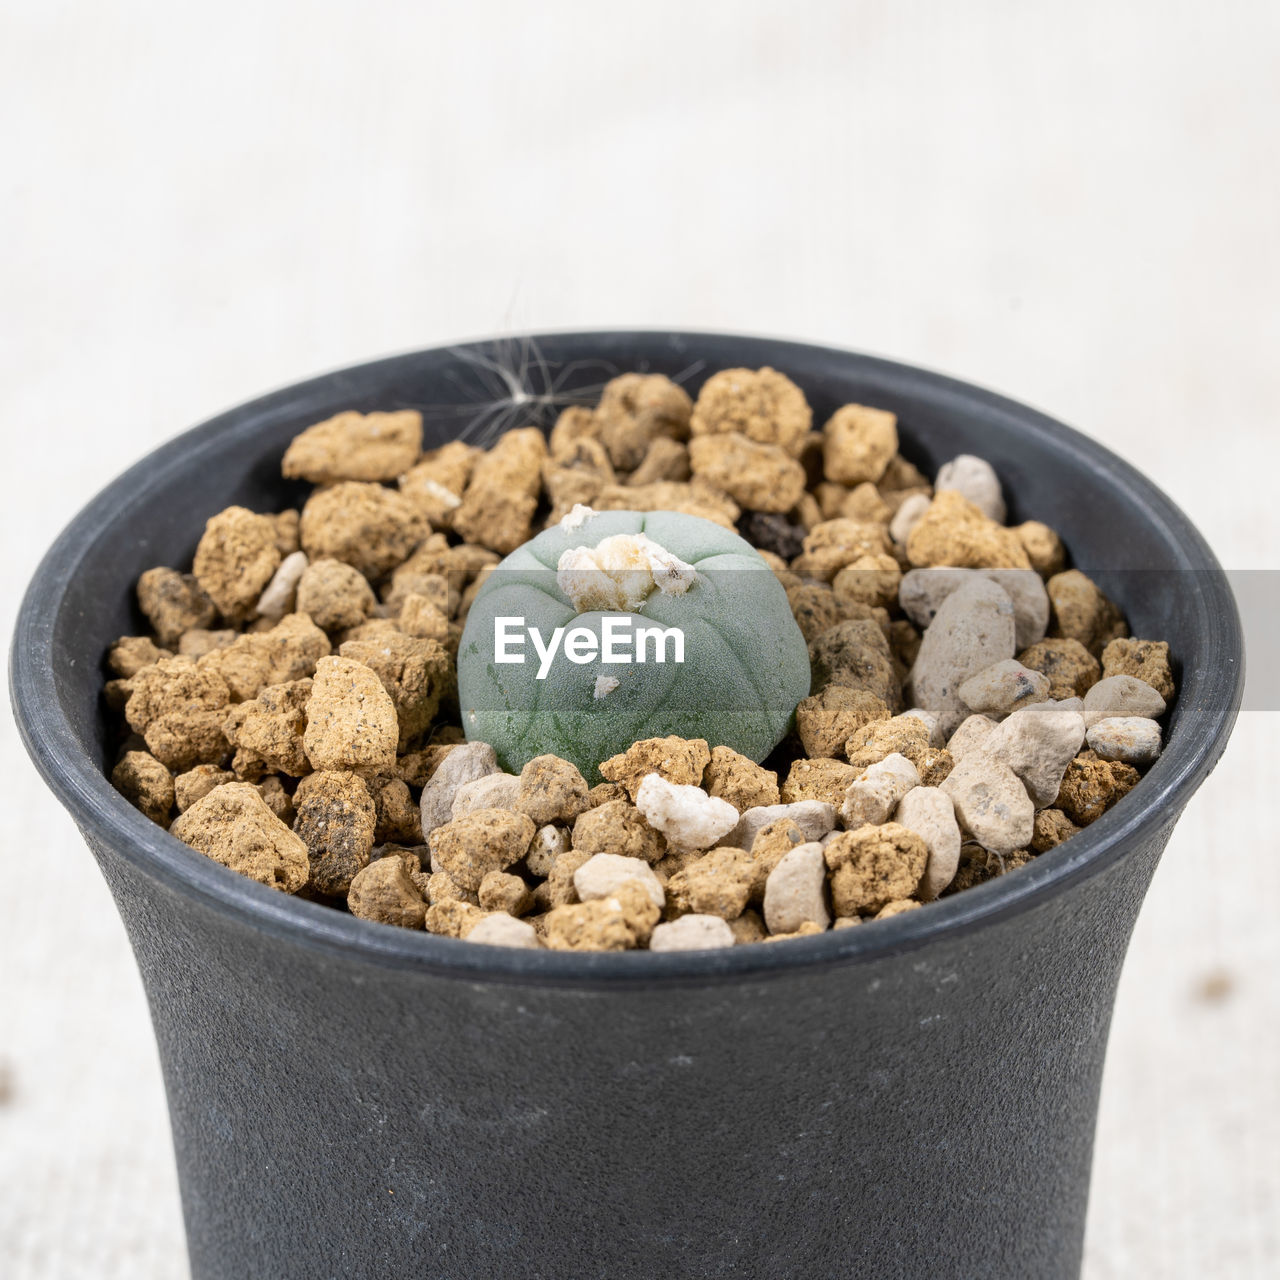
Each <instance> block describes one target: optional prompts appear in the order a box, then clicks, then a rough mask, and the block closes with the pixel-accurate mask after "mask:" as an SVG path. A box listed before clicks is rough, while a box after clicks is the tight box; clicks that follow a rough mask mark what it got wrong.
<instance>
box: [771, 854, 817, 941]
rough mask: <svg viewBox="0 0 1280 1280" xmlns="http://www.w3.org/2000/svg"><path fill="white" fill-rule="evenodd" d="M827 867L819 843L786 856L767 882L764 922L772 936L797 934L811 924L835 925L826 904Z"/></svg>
mask: <svg viewBox="0 0 1280 1280" xmlns="http://www.w3.org/2000/svg"><path fill="white" fill-rule="evenodd" d="M826 882H827V864H826V863H825V862H824V861H823V858H822V846H821V845H820V844H818V843H817V842H816V841H815V842H813V843H810V844H798V845H796V847H795V848H794V849H792V850H791V851H790V852H788V853H784V854H783V855H782V859H781V861H779V863H778V865H777V866H776V867H774V869H773V870H772V871H770V872H769V876H768V878H767V879H766V880H765V882H764V922H765V924H766V925H768V927H769V932H770V933H795V931H796V930H797V929H799V928H800V926H801V925H802V924H804V923H806V922H807V921H812V922H813V923H814V924H818V925H821V926H822V927H823V928H824V929H825V928H826V927H827V925H829V924H830V923H831V915H830V913H829V912H828V911H827V902H826V893H825V889H826Z"/></svg>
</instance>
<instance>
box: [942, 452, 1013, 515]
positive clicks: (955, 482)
mask: <svg viewBox="0 0 1280 1280" xmlns="http://www.w3.org/2000/svg"><path fill="white" fill-rule="evenodd" d="M933 488H934V492H935V493H941V492H942V491H943V490H944V489H954V490H955V491H956V492H957V493H960V494H962V495H963V496H964V497H966V498H968V499H969V501H970V502H972V503H973V505H974V506H975V507H977V508H979V510H981V512H982V514H983V515H985V516H988V517H990V518H991V519H992V520H994V521H995V522H996V523H997V524H1004V518H1005V515H1006V511H1005V505H1004V495H1003V493H1001V491H1000V477H999V476H997V475H996V469H995V468H994V467H993V466H992V465H991V463H989V462H988V461H987V460H986V459H985V458H979V457H977V456H975V455H974V454H972V453H961V454H957V455H956V457H954V458H952V459H951V461H950V462H944V463H943V464H942V466H941V467H939V468H938V478H937V479H936V480H935V481H934V482H933Z"/></svg>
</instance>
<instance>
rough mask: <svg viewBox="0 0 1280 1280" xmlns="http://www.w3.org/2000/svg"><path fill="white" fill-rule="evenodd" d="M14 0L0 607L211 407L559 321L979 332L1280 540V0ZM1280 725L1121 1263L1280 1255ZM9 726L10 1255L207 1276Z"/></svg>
mask: <svg viewBox="0 0 1280 1280" xmlns="http://www.w3.org/2000/svg"><path fill="white" fill-rule="evenodd" d="M0 14H2V22H3V26H2V28H0V113H2V114H0V118H2V119H3V121H4V127H3V133H2V135H0V148H2V152H0V158H2V159H3V165H2V166H0V180H2V181H3V196H2V197H0V432H2V433H3V437H2V442H3V448H4V454H3V456H4V459H5V464H4V468H3V476H4V479H5V490H4V501H3V503H0V522H2V525H0V527H2V529H3V535H2V536H3V552H4V554H3V556H2V557H0V575H3V576H2V579H0V585H2V587H3V590H2V592H0V624H2V625H0V630H3V632H4V634H5V635H7V634H8V633H9V631H10V629H11V625H12V615H13V611H14V609H15V607H16V602H17V598H18V595H19V593H20V591H21V589H22V587H23V586H24V585H25V583H26V580H27V578H28V576H29V574H30V572H31V570H32V569H33V567H34V565H35V563H36V560H37V558H38V556H39V554H40V553H41V551H42V550H43V549H44V547H45V546H46V545H47V544H48V542H49V541H50V540H51V539H52V537H53V536H54V534H55V533H56V532H57V530H58V529H59V528H60V527H61V526H62V525H63V524H64V523H65V522H66V520H67V519H68V518H69V517H70V516H71V515H72V514H73V513H74V512H75V510H76V509H77V508H78V507H79V506H80V505H81V504H82V503H83V502H84V501H85V499H86V498H88V497H89V496H90V494H91V493H92V492H94V491H95V490H96V489H97V488H98V487H100V485H101V484H103V483H104V482H105V481H106V480H107V479H108V478H109V477H110V476H111V475H113V474H115V473H116V472H118V471H119V470H121V469H122V468H123V467H124V466H125V464H127V463H128V462H130V461H132V460H134V459H135V458H137V457H138V456H140V455H141V454H143V453H145V452H146V451H148V450H149V449H151V448H152V447H153V446H155V445H156V444H158V443H159V442H161V441H162V440H164V439H166V438H167V437H169V436H170V435H172V434H173V433H175V432H176V431H178V430H179V429H181V428H183V427H186V426H188V425H190V424H191V423H193V422H195V421H198V420H200V419H202V418H205V417H207V416H210V415H211V414H212V413H214V412H215V411H217V410H220V409H222V408H225V407H227V406H229V405H231V404H233V403H235V402H237V401H239V400H243V399H246V398H248V397H250V396H252V395H254V394H256V393H258V392H261V391H264V390H267V389H270V388H272V387H275V386H278V385H280V384H282V383H285V382H289V381H292V380H294V379H297V378H299V377H302V376H305V375H308V374H311V373H315V372H319V371H323V370H325V369H327V368H331V367H333V366H336V365H341V364H346V363H350V362H353V361H355V360H357V359H360V358H364V357H372V356H376V355H381V354H385V353H388V352H394V351H400V350H405V349H411V348H413V347H416V346H422V345H428V344H432V343H436V342H440V341H448V340H454V339H458V338H462V337H468V336H475V335H482V334H488V333H492V332H496V331H510V330H520V329H536V328H539V327H543V328H554V327H577V326H606V325H620V326H631V325H653V326H668V325H669V326H701V327H707V328H725V329H733V330H745V331H751V332H761V333H772V334H779V335H785V336H790V337H799V338H810V339H814V340H818V341H823V342H829V343H832V344H836V345H845V346H851V347H858V348H862V349H865V350H869V351H873V352H877V353H882V354H888V355H892V356H896V357H899V358H902V359H906V360H910V361H913V362H917V363H921V364H924V365H928V366H932V367H935V368H939V369H943V370H946V371H948V372H951V373H954V374H956V375H958V376H961V377H965V378H968V379H971V380H973V381H976V382H979V383H983V384H986V385H989V386H991V387H994V388H996V389H999V390H1002V391H1004V392H1006V393H1008V394H1011V395H1013V396H1015V397H1018V398H1022V399H1025V400H1028V401H1030V402H1031V403H1034V404H1036V405H1038V406H1040V407H1043V408H1045V409H1047V410H1049V411H1050V412H1052V413H1054V414H1056V415H1057V416H1060V417H1062V418H1065V419H1066V420H1067V421H1069V422H1072V423H1074V424H1075V425H1077V426H1079V427H1080V428H1082V429H1083V430H1085V431H1087V432H1089V433H1091V434H1093V435H1096V436H1098V437H1099V438H1101V439H1103V440H1105V441H1106V442H1107V443H1109V444H1110V445H1111V446H1112V447H1113V448H1114V449H1115V450H1117V451H1118V452H1119V453H1120V454H1122V455H1124V456H1125V457H1127V458H1129V459H1131V460H1133V461H1134V462H1136V463H1137V464H1138V465H1139V466H1141V467H1142V468H1143V469H1145V470H1146V471H1147V472H1148V473H1149V474H1150V475H1151V476H1152V477H1154V479H1155V480H1156V481H1157V482H1158V483H1159V484H1161V485H1162V486H1163V487H1165V488H1166V489H1167V490H1168V491H1169V492H1170V493H1171V494H1172V495H1173V496H1174V497H1175V499H1176V500H1177V501H1178V502H1180V503H1181V504H1182V505H1183V506H1184V507H1185V509H1186V510H1187V511H1188V512H1189V513H1190V514H1191V516H1192V517H1193V518H1194V519H1195V520H1196V521H1197V522H1198V523H1199V525H1200V527H1201V528H1202V529H1203V530H1204V531H1205V533H1206V534H1207V535H1208V537H1209V539H1210V541H1211V543H1212V544H1213V545H1214V546H1215V547H1216V548H1217V550H1218V552H1219V554H1220V556H1221V557H1222V559H1223V560H1224V562H1225V563H1227V564H1228V565H1229V566H1230V567H1233V568H1264V567H1275V566H1276V561H1277V545H1278V539H1277V532H1278V527H1280V526H1278V517H1277V506H1278V505H1280V504H1277V503H1276V501H1275V498H1274V494H1273V487H1274V479H1273V477H1274V474H1275V468H1276V465H1277V461H1280V454H1278V451H1277V445H1276V421H1275V419H1276V413H1277V409H1278V408H1280V386H1278V375H1277V361H1276V353H1277V349H1278V347H1280V306H1278V304H1277V294H1278V293H1280V249H1278V248H1277V244H1278V241H1277V228H1278V227H1280V182H1278V179H1277V173H1278V171H1280V169H1278V166H1277V157H1278V156H1280V147H1278V146H1277V144H1278V143H1280V136H1278V135H1280V127H1278V122H1280V88H1278V86H1280V75H1278V74H1277V71H1278V69H1280V7H1277V6H1276V5H1274V4H1267V3H1263V2H1262V0H1257V2H1252V3H1251V2H1246V0H1226V2H1223V0H1219V3H1216V4H1214V5H1204V4H1196V5H1192V4H1187V3H1181V2H1172V0H1130V2H1129V3H1124V2H1123V0H1121V2H1117V0H1108V2H1098V0H1077V2H1076V3H1073V4H1070V5H1061V4H1052V5H1051V4H1045V3H1025V2H1023V3H1018V2H1015V0H968V2H967V3H936V4H924V3H901V2H899V3H891V0H868V2H866V3H860V4H842V3H836V2H835V0H830V2H826V3H824V2H822V0H813V2H810V3H799V4H796V3H793V4H790V5H787V6H782V5H765V4H759V3H746V2H744V0H736V2H735V3H732V4H728V3H721V4H691V3H687V2H686V3H669V2H667V0H655V2H653V3H649V4H647V5H644V6H628V7H626V8H623V7H614V6H604V5H600V4H586V3H584V4H576V5H575V4H570V3H565V2H563V0H550V2H544V3H542V4H536V5H535V4H517V3H513V2H510V0H508V2H505V3H487V4H486V3H471V4H468V5H465V6H464V5H461V4H459V5H451V6H443V5H433V4H411V3H402V4H392V3H383V4H360V5H356V4H350V3H345V4H336V3H318V2H316V0H312V2H311V3H302V2H301V0H283V2H280V3H275V4H263V3H262V0H257V2H256V3H240V2H239V0H236V2H233V3H225V2H224V3H220V4H218V5H216V6H215V5H207V6H199V5H161V4H158V3H157V4H145V3H136V2H134V3H130V2H129V0H114V2H113V3H111V4H91V3H88V0H79V2H78V3H59V2H57V0H31V2H30V3H12V2H5V3H3V5H2V6H0ZM195 500H197V501H198V495H196V498H195ZM1251 657H1252V661H1253V662H1254V663H1261V662H1265V661H1267V660H1268V659H1269V658H1273V657H1274V655H1273V654H1267V653H1265V652H1264V653H1259V652H1254V653H1253V654H1252V655H1251ZM1278 750H1280V740H1278V735H1277V717H1276V716H1275V715H1266V714H1262V713H1250V714H1247V715H1246V716H1245V717H1244V718H1243V719H1242V721H1241V724H1240V727H1239V729H1238V730H1237V732H1236V735H1235V738H1234V740H1233V742H1232V746H1231V748H1230V749H1229V752H1228V754H1227V756H1226V757H1225V759H1224V762H1223V764H1222V766H1221V767H1220V769H1219V770H1218V772H1217V773H1216V774H1215V775H1214V777H1213V778H1212V779H1211V781H1210V782H1209V783H1208V784H1207V785H1206V786H1205V787H1204V789H1203V791H1202V792H1201V793H1200V794H1199V795H1198V796H1197V798H1196V799H1195V800H1194V801H1193V803H1192V805H1191V807H1190V808H1189V809H1188V811H1187V814H1186V817H1185V819H1184V820H1183V823H1182V825H1181V826H1180V827H1179V829H1178V832H1177V834H1176V835H1175V837H1174V840H1173V842H1172V844H1171V845H1170V847H1169V851H1168V854H1167V856H1166V861H1165V864H1164V866H1163V867H1162V869H1161V871H1160V874H1159V876H1158V877H1157V880H1156V885H1155V888H1154V889H1153V891H1152V893H1151V896H1150V898H1149V900H1148V904H1147V906H1146V908H1145V911H1144V914H1143V916H1142V919H1141V922H1140V923H1139V925H1138V929H1137V933H1136V936H1135V938H1134V942H1133V949H1132V953H1131V956H1130V960H1129V964H1128V967H1127V969H1126V972H1125V976H1124V980H1123V986H1122V991H1121V995H1120V1001H1119V1006H1118V1008H1117V1011H1116V1018H1115V1027H1114V1034H1113V1039H1112V1049H1111V1055H1110V1058H1109V1061H1108V1066H1107V1074H1106V1080H1105V1086H1104V1097H1103V1104H1102V1118H1101V1125H1100V1130H1099V1135H1098V1150H1097V1160H1096V1168H1095V1178H1094V1188H1093V1199H1092V1207H1091V1213H1090V1221H1089V1232H1088V1242H1087V1265H1086V1268H1085V1272H1086V1275H1087V1276H1088V1277H1089V1280H1111V1278H1113V1277H1114V1278H1120V1277H1125V1278H1128V1277H1134V1276H1141V1277H1156V1278H1160V1277H1171V1278H1172V1277H1202V1276H1213V1277H1215V1278H1216V1277H1263V1276H1269V1275H1274V1274H1277V1272H1278V1271H1280V1226H1278V1225H1277V1224H1278V1223H1280V1216H1277V1215H1276V1213H1275V1207H1276V1201H1277V1196H1278V1195H1280V1157H1278V1156H1277V1151H1280V1106H1278V1105H1277V1103H1280V1084H1278V1083H1277V1082H1278V1081H1280V1031H1278V1030H1277V1028H1278V1027H1280V945H1278V942H1277V938H1278V936H1280V935H1278V934H1277V930H1276V926H1275V916H1276V910H1277V908H1276V902H1277V889H1278V888H1280V885H1278V883H1277V882H1278V880H1280V872H1278V871H1277V866H1278V861H1277V847H1276V846H1277V839H1276V835H1275V828H1274V806H1273V802H1272V800H1271V792H1272V791H1273V789H1274V773H1275V761H1276V759H1277V751H1278ZM0 752H2V756H0V760H2V763H3V775H2V776H3V797H2V801H3V802H2V803H0V858H2V859H3V861H2V862H0V866H2V867H3V872H4V879H3V892H0V1273H3V1274H4V1275H6V1276H15V1277H22V1278H27V1277H30V1278H31V1280H36V1278H39V1280H45V1278H55V1277H56V1278H57V1280H77V1278H79V1277H86V1278H89V1277H92V1278H93V1280H104V1278H107V1280H110V1278H112V1277H121V1278H125V1277H127V1278H128V1280H151V1278H152V1277H157V1278H159V1277H163V1278H165V1280H167V1278H169V1277H175V1276H181V1275H182V1274H183V1273H184V1267H185V1263H184V1261H183V1244H182V1232H181V1223H180V1218H179V1211H178V1202H177V1193H176V1186H175V1182H174V1176H173V1170H172V1162H171V1155H170V1150H169V1145H168V1135H167V1129H166V1120H165V1113H164V1103H163V1098H162V1093H161V1087H160V1081H159V1076H158V1070H157V1064H156V1058H155V1052H154V1049H153V1047H152V1041H151V1034H150V1029H149V1026H148V1022H147V1015H146V1010H145V1005H144V1002H143V997H142V992H141V989H140V987H139V984H138V980H137V977H136V974H135V971H134V968H133V963H132V960H131V957H130V955H129V952H128V949H127V946H126V942H125V938H124V934H123V932H122V930H121V927H120V925H119V923H118V921H117V918H116V916H115V913H114V911H113V908H112V906H111V903H110V901H109V899H108V896H107V893H106V891H105V889H104V887H103V885H102V883H101V882H100V880H99V877H98V875H97V872H96V870H95V868H94V866H93V864H92V861H91V859H90V857H89V855H88V853H87V852H86V851H85V850H84V848H83V846H82V845H81V843H80V841H79V839H78V837H77V835H76V833H75V831H74V829H73V827H72V824H71V823H70V822H69V821H68V820H67V818H66V817H65V816H64V815H63V813H62V811H61V810H60V809H59V807H58V806H57V805H56V804H55V803H54V802H53V800H52V799H51V798H50V797H48V796H47V795H46V794H45V793H44V792H43V790H42V788H41V787H40V785H39V784H38V782H37V780H36V778H35V775H34V773H33V772H32V770H31V769H30V768H29V766H28V765H27V762H26V760H25V758H24V757H23V755H22V753H21V750H20V748H19V746H18V745H17V742H16V739H15V735H14V733H13V731H12V729H11V727H10V723H9V717H8V716H7V715H6V716H4V717H3V720H2V721H0ZM920 1212H922V1213H927V1212H928V1206H927V1205H921V1206H920Z"/></svg>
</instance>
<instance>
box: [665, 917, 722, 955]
mask: <svg viewBox="0 0 1280 1280" xmlns="http://www.w3.org/2000/svg"><path fill="white" fill-rule="evenodd" d="M733 943H734V938H733V930H732V929H730V928H729V924H728V921H725V920H721V919H720V917H719V916H699V915H689V916H681V917H680V919H679V920H672V921H670V922H669V923H667V924H660V925H657V926H656V927H655V928H654V931H653V936H652V937H651V938H650V939H649V950H650V951H709V950H711V949H712V948H714V947H731V946H733Z"/></svg>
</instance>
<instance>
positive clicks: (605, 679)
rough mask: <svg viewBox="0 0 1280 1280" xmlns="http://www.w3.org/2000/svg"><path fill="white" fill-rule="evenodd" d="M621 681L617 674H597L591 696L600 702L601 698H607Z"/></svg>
mask: <svg viewBox="0 0 1280 1280" xmlns="http://www.w3.org/2000/svg"><path fill="white" fill-rule="evenodd" d="M621 683H622V682H621V681H620V680H619V679H618V677H617V676H596V683H595V688H594V689H593V690H592V693H591V696H592V697H593V698H594V699H595V700H596V701H597V702H599V701H600V699H601V698H607V697H608V696H609V695H610V694H611V693H612V692H613V691H614V690H615V689H616V688H617V687H618V685H620V684H621Z"/></svg>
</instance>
